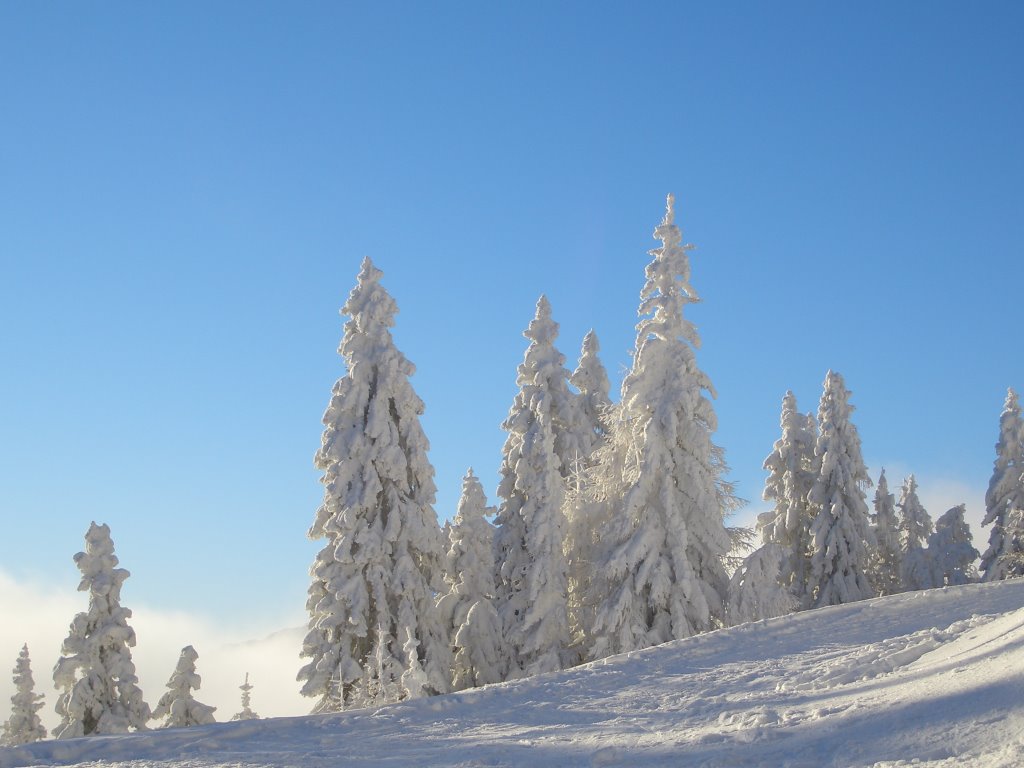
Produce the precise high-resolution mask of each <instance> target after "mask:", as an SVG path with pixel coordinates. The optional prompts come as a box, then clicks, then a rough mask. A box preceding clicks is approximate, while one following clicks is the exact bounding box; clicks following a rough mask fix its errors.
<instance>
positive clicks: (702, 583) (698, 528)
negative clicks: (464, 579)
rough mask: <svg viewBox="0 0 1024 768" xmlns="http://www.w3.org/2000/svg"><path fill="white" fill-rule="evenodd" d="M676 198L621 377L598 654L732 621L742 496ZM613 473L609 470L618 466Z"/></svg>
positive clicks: (598, 591) (597, 601)
mask: <svg viewBox="0 0 1024 768" xmlns="http://www.w3.org/2000/svg"><path fill="white" fill-rule="evenodd" d="M673 209H674V200H673V197H672V196H671V195H669V197H668V204H667V210H666V212H665V217H664V219H663V220H662V222H661V224H659V225H658V227H657V228H656V229H655V230H654V237H655V238H656V239H659V240H661V242H662V247H660V248H657V249H655V250H653V251H651V252H650V254H651V256H653V257H654V258H653V261H651V263H650V264H649V265H648V266H647V270H646V277H647V280H646V283H645V285H644V288H643V291H642V292H641V303H640V308H639V315H640V317H641V320H640V322H639V323H638V325H637V339H636V348H635V350H634V354H633V366H632V369H631V370H630V372H629V373H628V375H627V376H626V378H625V380H624V381H623V384H622V401H621V405H620V406H619V416H618V418H617V420H616V421H617V426H616V428H615V430H616V431H617V432H618V433H619V436H618V437H617V438H616V439H615V440H614V441H613V444H614V455H610V456H605V457H604V458H603V464H604V467H603V468H601V469H598V471H597V472H596V473H595V474H598V475H600V474H601V473H602V472H603V473H605V474H606V477H605V478H604V480H603V481H602V482H601V483H600V484H601V485H603V486H604V491H603V492H602V493H603V496H604V502H603V503H604V504H606V505H607V506H608V509H607V510H606V511H605V512H604V513H603V514H601V515H598V516H597V519H603V520H606V521H607V522H606V523H604V524H603V527H602V530H601V532H600V534H599V543H600V555H599V556H598V558H597V559H596V563H597V568H596V569H595V578H594V580H593V583H592V584H591V588H590V591H591V595H592V598H591V600H592V602H593V604H594V606H595V609H594V618H593V626H592V627H591V628H590V633H589V634H590V635H591V641H590V644H591V657H592V658H600V657H602V656H606V655H610V654H614V653H619V652H624V651H631V650H634V649H638V648H644V647H647V646H651V645H656V644H659V643H663V642H666V641H668V640H673V639H678V638H683V637H687V636H689V635H693V634H695V633H697V632H703V631H706V630H709V629H714V628H716V627H719V626H721V625H722V624H723V623H724V621H725V615H724V613H725V603H726V599H727V597H728V587H729V577H728V575H727V573H726V570H725V567H724V558H725V557H726V556H727V554H728V552H729V549H730V546H731V539H730V533H729V531H728V530H727V529H726V527H725V523H724V518H725V514H726V512H727V511H729V509H730V508H731V507H732V506H733V501H734V498H735V497H734V496H733V495H732V488H731V485H730V484H729V483H727V482H725V481H724V479H723V478H724V472H725V464H724V461H723V457H722V452H721V451H720V450H719V449H718V448H717V447H716V446H715V445H714V444H713V442H712V440H711V435H712V432H713V431H714V429H715V427H716V418H715V413H714V409H713V408H712V406H711V401H710V400H709V399H708V397H707V396H705V393H707V394H708V395H711V396H714V390H713V388H712V386H711V381H710V380H709V379H708V377H707V376H706V375H705V374H704V373H703V372H702V371H701V370H700V369H699V368H698V367H697V361H696V356H695V353H694V350H695V348H696V347H697V346H698V345H699V338H698V335H697V330H696V328H695V327H694V326H693V324H692V323H691V322H690V321H689V320H687V319H686V318H685V317H684V316H683V311H684V309H685V308H686V306H687V305H688V304H691V303H693V302H695V301H698V297H697V294H696V292H695V291H694V289H693V287H692V286H691V285H690V260H689V256H688V253H687V251H688V250H690V248H692V246H688V245H682V235H681V234H680V231H679V228H678V227H677V226H676V225H675V221H674V210H673ZM609 474H610V476H608V475H609Z"/></svg>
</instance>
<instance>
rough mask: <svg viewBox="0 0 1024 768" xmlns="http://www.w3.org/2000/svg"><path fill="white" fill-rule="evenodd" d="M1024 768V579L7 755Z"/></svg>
mask: <svg viewBox="0 0 1024 768" xmlns="http://www.w3.org/2000/svg"><path fill="white" fill-rule="evenodd" d="M93 761H100V762H102V763H103V764H104V765H107V766H114V767H115V768H116V767H118V766H124V767H125V768H127V767H128V766H132V768H148V767H149V766H154V767H155V766H161V767H165V766H166V767H167V768H206V767H207V766H209V767H213V766H223V767H225V768H227V767H228V766H245V767H246V768H250V767H252V768H255V767H256V766H281V767H282V768H284V767H291V766H295V767H296V768H298V767H299V766H302V768H311V767H315V766H327V765H332V766H334V765H344V766H453V767H457V768H484V767H485V766H486V767H495V768H496V767H498V766H530V768H545V767H548V766H552V767H553V766H707V767H708V768H712V767H719V766H720V767H722V768H724V767H726V766H729V767H730V768H731V767H733V766H790V767H791V768H800V767H803V766H806V767H807V768H823V767H825V766H876V767H877V768H897V767H900V766H910V765H917V766H934V767H936V768H938V767H941V768H953V767H954V766H957V767H963V766H967V767H971V766H977V767H978V768H981V767H982V766H983V767H984V768H1018V767H1019V766H1021V765H1024V579H1016V580H1011V581H1004V582H997V583H991V584H972V585H967V586H963V587H951V588H946V589H940V590H930V591H927V592H912V593H907V594H901V595H894V596H891V597H885V598H879V599H875V600H868V601H863V602H858V603H853V604H849V605H842V606H836V607H831V608H822V609H818V610H815V611H807V612H804V613H798V614H794V615H790V616H786V617H782V618H779V619H770V620H767V621H762V622H757V623H753V624H744V625H741V626H738V627H734V628H732V629H727V630H722V631H718V632H712V633H708V634H704V635H699V636H697V637H693V638H689V639H687V640H680V641H676V642H672V643H668V644H666V645H663V646H659V647H657V648H649V649H647V650H644V651H639V652H635V653H630V654H624V655H621V656H615V657H612V658H609V659H605V660H603V661H599V662H594V663H592V664H588V665H586V666H583V667H578V668H576V669H573V670H569V671H565V672H560V673H554V674H548V675H542V676H539V677H536V678H532V679H528V680H521V681H517V682H513V683H503V684H499V685H492V686H487V687H485V688H478V689H475V690H470V691H463V692H461V693H455V694H451V695H448V696H439V697H434V698H429V699H419V700H415V701H411V702H404V703H400V704H394V705H389V706H384V707H380V708H378V709H367V710H358V711H351V712H346V713H343V714H336V715H316V716H308V717H293V718H276V719H267V720H256V721H248V722H239V723H219V724H215V725H208V726H196V727H192V728H185V729H173V730H170V729H169V730H165V731H155V732H147V733H138V734H130V735H125V736H105V737H95V738H85V739H74V740H69V741H49V742H40V743H37V744H33V745H30V746H26V747H16V748H7V749H0V768H13V767H14V766H23V765H80V764H85V763H89V762H93Z"/></svg>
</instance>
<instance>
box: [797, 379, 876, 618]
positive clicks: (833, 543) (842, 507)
mask: <svg viewBox="0 0 1024 768" xmlns="http://www.w3.org/2000/svg"><path fill="white" fill-rule="evenodd" d="M853 410H854V408H853V406H852V405H850V392H849V390H847V389H846V385H845V383H844V382H843V377H842V376H840V375H839V374H838V373H834V372H832V371H829V372H828V375H827V376H826V377H825V386H824V391H823V392H822V395H821V403H820V405H819V406H818V428H819V430H820V431H819V433H818V442H817V444H816V445H815V448H814V455H815V457H816V458H817V464H818V478H817V480H816V481H815V483H814V486H813V488H812V489H811V492H810V495H809V499H810V501H811V503H812V504H813V505H814V506H815V517H814V522H813V523H812V524H811V536H812V537H813V551H812V555H811V579H810V592H809V594H810V596H811V597H810V599H811V606H812V607H815V608H816V607H819V606H823V605H838V604H841V603H850V602H854V601H856V600H863V599H865V598H869V597H872V596H873V594H874V592H873V590H872V588H871V584H870V582H869V581H868V577H867V570H868V567H869V563H870V558H871V552H872V550H873V549H874V538H875V537H874V535H873V534H872V532H871V523H870V520H869V518H868V506H867V502H866V501H865V498H866V493H865V488H867V487H868V486H870V485H871V478H869V477H868V472H867V469H866V468H865V467H864V459H863V457H862V456H861V450H860V435H859V434H858V433H857V428H856V427H855V426H854V425H853V422H852V421H851V420H850V416H851V414H852V413H853Z"/></svg>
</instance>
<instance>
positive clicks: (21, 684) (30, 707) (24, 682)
mask: <svg viewBox="0 0 1024 768" xmlns="http://www.w3.org/2000/svg"><path fill="white" fill-rule="evenodd" d="M42 708H43V695H42V694H41V693H36V691H35V681H34V680H33V679H32V662H31V660H30V659H29V656H28V645H24V646H22V648H21V653H20V654H18V661H17V663H16V664H15V666H14V695H13V696H12V697H11V716H10V717H9V718H8V719H7V722H6V723H4V724H3V727H2V728H0V744H4V745H6V746H8V747H17V746H20V745H22V744H31V743H32V742H33V741H39V740H40V739H45V738H46V728H44V727H43V723H42V721H41V720H40V719H39V714H38V713H39V710H40V709H42Z"/></svg>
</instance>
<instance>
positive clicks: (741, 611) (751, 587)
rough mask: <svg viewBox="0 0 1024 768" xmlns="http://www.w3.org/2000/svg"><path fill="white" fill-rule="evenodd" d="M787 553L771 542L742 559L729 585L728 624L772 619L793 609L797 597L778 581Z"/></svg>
mask: <svg viewBox="0 0 1024 768" xmlns="http://www.w3.org/2000/svg"><path fill="white" fill-rule="evenodd" d="M786 554H787V553H786V552H785V550H784V549H783V548H782V547H781V546H780V545H778V544H775V543H771V542H770V543H768V544H763V545H762V546H760V547H758V548H757V549H756V550H754V551H753V552H751V553H750V554H749V555H747V557H746V558H744V560H743V563H742V564H741V565H740V567H739V568H737V569H736V572H735V573H734V574H733V576H732V580H731V581H730V582H729V623H730V624H742V623H743V622H745V621H759V620H760V619H773V618H775V617H776V616H784V615H786V614H787V613H791V612H792V611H794V610H796V607H797V605H798V603H797V600H796V598H795V597H794V596H793V595H792V594H791V593H790V591H789V590H788V589H786V588H785V587H783V586H782V584H781V582H780V574H781V573H782V568H783V564H784V563H785V562H786V560H787V557H786Z"/></svg>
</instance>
